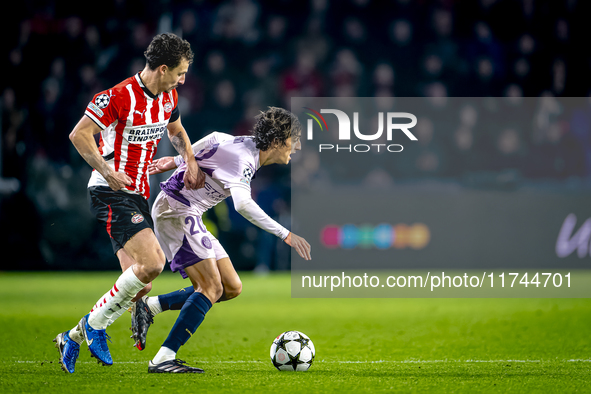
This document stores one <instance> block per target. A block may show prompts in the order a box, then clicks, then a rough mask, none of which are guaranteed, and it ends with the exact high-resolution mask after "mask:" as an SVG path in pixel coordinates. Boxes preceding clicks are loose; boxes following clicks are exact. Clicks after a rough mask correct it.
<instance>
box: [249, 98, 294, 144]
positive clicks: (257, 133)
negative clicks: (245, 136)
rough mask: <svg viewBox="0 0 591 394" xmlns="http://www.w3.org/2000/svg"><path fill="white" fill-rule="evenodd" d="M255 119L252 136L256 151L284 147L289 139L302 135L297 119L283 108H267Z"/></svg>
mask: <svg viewBox="0 0 591 394" xmlns="http://www.w3.org/2000/svg"><path fill="white" fill-rule="evenodd" d="M255 119H256V123H255V125H254V128H253V130H252V134H253V136H254V142H255V144H256V147H257V149H260V150H262V151H266V150H269V149H271V148H274V147H280V146H285V145H287V140H288V139H289V138H291V137H299V136H300V135H301V134H302V125H301V124H300V121H299V120H298V117H297V116H295V115H294V114H292V113H291V112H289V111H288V110H286V109H283V108H278V107H269V109H268V110H266V111H265V112H262V111H261V113H260V114H258V115H257V116H256V117H255Z"/></svg>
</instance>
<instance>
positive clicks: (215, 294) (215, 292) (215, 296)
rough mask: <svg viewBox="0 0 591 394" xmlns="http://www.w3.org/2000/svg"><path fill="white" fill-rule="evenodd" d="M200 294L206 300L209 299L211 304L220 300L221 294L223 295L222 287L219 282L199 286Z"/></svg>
mask: <svg viewBox="0 0 591 394" xmlns="http://www.w3.org/2000/svg"><path fill="white" fill-rule="evenodd" d="M195 290H196V291H199V290H198V289H195ZM201 292H202V293H203V294H204V295H205V296H206V297H207V298H209V300H210V301H211V302H212V304H213V303H214V302H216V301H217V300H219V299H220V297H221V296H222V294H224V287H223V286H222V283H221V282H217V283H216V282H213V283H207V284H204V285H203V286H201Z"/></svg>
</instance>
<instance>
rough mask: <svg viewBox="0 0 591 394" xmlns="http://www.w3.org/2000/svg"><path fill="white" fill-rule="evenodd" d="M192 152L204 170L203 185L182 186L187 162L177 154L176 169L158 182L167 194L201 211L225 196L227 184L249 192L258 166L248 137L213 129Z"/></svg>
mask: <svg viewBox="0 0 591 394" xmlns="http://www.w3.org/2000/svg"><path fill="white" fill-rule="evenodd" d="M193 152H194V153H195V159H196V160H197V162H198V163H199V167H200V168H201V170H202V171H203V172H204V173H205V186H204V187H202V188H200V189H195V190H191V189H187V188H186V187H185V184H184V182H183V177H184V175H185V171H186V169H187V164H186V163H185V162H184V161H183V160H182V158H181V157H180V156H177V157H175V162H176V164H177V166H178V168H177V170H176V171H175V172H174V174H172V176H171V177H170V178H168V179H167V180H166V181H165V182H162V183H161V184H160V187H161V189H162V191H163V192H164V193H166V194H167V195H168V196H170V197H171V198H174V199H175V200H177V201H179V202H181V203H183V204H185V205H187V206H191V207H194V208H196V209H197V210H198V211H199V213H201V214H202V213H203V212H205V211H207V210H208V209H209V208H211V207H213V206H215V205H216V204H218V203H219V202H220V201H222V200H224V199H225V198H226V197H229V196H230V188H231V187H240V188H244V189H245V190H247V191H248V192H249V193H250V181H251V180H252V179H253V178H254V175H255V173H256V171H257V169H258V168H259V150H258V149H257V148H256V146H255V143H254V141H253V139H252V137H251V136H241V137H234V136H232V135H229V134H224V133H219V132H214V133H211V134H209V135H208V136H206V137H205V138H203V139H201V140H199V141H198V142H196V143H195V144H193Z"/></svg>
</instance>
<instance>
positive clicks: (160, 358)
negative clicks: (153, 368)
mask: <svg viewBox="0 0 591 394" xmlns="http://www.w3.org/2000/svg"><path fill="white" fill-rule="evenodd" d="M175 358H176V352H173V351H172V350H170V349H169V348H167V347H164V346H162V347H161V348H160V350H158V353H156V355H155V356H154V359H153V360H152V364H160V363H163V362H165V361H169V360H174V359H175Z"/></svg>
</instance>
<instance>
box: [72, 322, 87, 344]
mask: <svg viewBox="0 0 591 394" xmlns="http://www.w3.org/2000/svg"><path fill="white" fill-rule="evenodd" d="M68 336H69V337H70V339H71V340H73V341H74V342H76V343H77V344H78V345H80V344H81V343H82V341H84V337H83V336H82V333H81V332H80V331H78V324H76V327H74V328H72V329H71V330H70V332H69V333H68Z"/></svg>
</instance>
